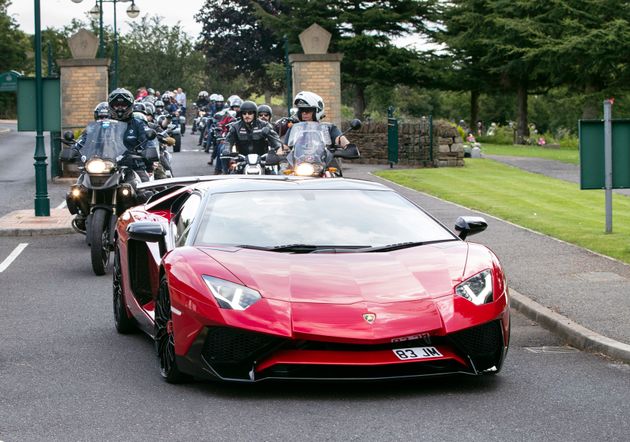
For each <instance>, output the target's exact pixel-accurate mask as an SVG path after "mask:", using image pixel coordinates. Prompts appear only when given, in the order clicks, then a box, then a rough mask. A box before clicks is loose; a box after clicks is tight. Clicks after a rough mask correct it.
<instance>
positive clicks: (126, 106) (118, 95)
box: [107, 88, 133, 120]
mask: <svg viewBox="0 0 630 442" xmlns="http://www.w3.org/2000/svg"><path fill="white" fill-rule="evenodd" d="M107 102H108V103H109V114H110V116H111V117H112V118H113V119H115V120H127V119H129V117H131V114H132V112H133V95H131V92H129V91H128V90H127V89H123V88H118V89H115V90H113V91H112V93H111V94H109V97H108V98H107Z"/></svg>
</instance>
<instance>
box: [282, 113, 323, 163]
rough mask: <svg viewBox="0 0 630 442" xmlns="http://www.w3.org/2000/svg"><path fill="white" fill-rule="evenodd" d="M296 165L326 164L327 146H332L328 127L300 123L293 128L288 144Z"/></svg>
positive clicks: (313, 123) (314, 123)
mask: <svg viewBox="0 0 630 442" xmlns="http://www.w3.org/2000/svg"><path fill="white" fill-rule="evenodd" d="M287 144H288V145H289V147H290V148H291V149H292V156H293V158H294V159H295V163H296V164H299V163H302V162H308V163H324V164H325V163H326V162H327V161H326V157H327V154H328V151H327V149H326V147H327V146H330V145H331V144H332V141H331V139H330V131H329V130H328V126H326V125H324V124H321V123H317V122H300V123H297V124H294V125H293V126H292V127H291V132H290V133H289V140H288V143H287Z"/></svg>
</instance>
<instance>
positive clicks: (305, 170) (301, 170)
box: [295, 163, 315, 176]
mask: <svg viewBox="0 0 630 442" xmlns="http://www.w3.org/2000/svg"><path fill="white" fill-rule="evenodd" d="M314 173H315V167H314V166H313V165H312V164H311V163H301V164H299V165H298V167H296V168H295V174H296V175H299V176H312V175H313V174H314Z"/></svg>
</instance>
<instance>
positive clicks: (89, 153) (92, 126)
mask: <svg viewBox="0 0 630 442" xmlns="http://www.w3.org/2000/svg"><path fill="white" fill-rule="evenodd" d="M126 130H127V123H123V122H121V121H115V120H101V121H93V122H91V123H89V124H88V125H87V127H86V129H85V135H86V137H85V143H84V145H83V148H81V156H82V157H85V161H87V160H89V159H90V158H93V157H99V158H102V159H108V160H112V161H114V162H115V161H117V159H118V158H119V157H120V156H121V155H124V154H125V153H126V152H127V148H126V147H125V144H124V142H123V139H124V138H123V137H124V135H125V131H126Z"/></svg>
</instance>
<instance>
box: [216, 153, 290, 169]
mask: <svg viewBox="0 0 630 442" xmlns="http://www.w3.org/2000/svg"><path fill="white" fill-rule="evenodd" d="M268 155H269V154H268V153H266V154H264V155H258V154H256V153H250V154H248V155H242V154H240V153H238V152H230V153H229V154H221V157H220V158H221V160H224V161H227V162H228V166H227V170H228V173H229V174H239V175H277V174H278V166H277V165H271V164H269V165H267V156H268Z"/></svg>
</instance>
